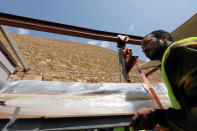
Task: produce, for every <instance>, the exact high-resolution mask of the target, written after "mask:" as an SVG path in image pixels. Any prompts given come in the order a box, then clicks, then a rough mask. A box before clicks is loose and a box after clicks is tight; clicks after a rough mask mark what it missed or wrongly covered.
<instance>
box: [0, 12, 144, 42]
mask: <svg viewBox="0 0 197 131" xmlns="http://www.w3.org/2000/svg"><path fill="white" fill-rule="evenodd" d="M0 24H1V25H7V26H14V27H19V28H26V29H32V30H38V31H44V32H50V33H56V34H62V35H70V36H77V37H83V38H88V39H95V40H104V41H111V42H118V41H119V39H118V37H117V35H119V34H120V33H112V32H106V31H99V30H93V29H88V28H82V27H77V26H71V25H66V24H60V23H55V22H49V21H44V20H38V19H33V18H27V17H22V16H17V15H11V14H6V13H1V12H0ZM122 35H127V36H129V41H128V42H127V43H128V44H134V45H141V40H142V37H140V36H133V35H128V34H122Z"/></svg>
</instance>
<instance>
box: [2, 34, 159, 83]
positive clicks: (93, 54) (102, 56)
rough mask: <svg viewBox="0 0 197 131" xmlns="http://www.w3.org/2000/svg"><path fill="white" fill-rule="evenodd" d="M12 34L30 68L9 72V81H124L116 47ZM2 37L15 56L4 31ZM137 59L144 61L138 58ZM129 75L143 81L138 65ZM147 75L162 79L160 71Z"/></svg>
mask: <svg viewBox="0 0 197 131" xmlns="http://www.w3.org/2000/svg"><path fill="white" fill-rule="evenodd" d="M13 37H14V39H15V41H16V43H17V46H18V48H19V49H20V51H21V53H22V55H23V57H24V59H25V61H26V62H27V65H28V66H29V67H30V70H29V71H28V72H25V73H24V72H21V70H20V69H19V71H18V72H16V73H15V74H11V75H10V77H9V79H8V80H10V81H15V80H21V79H23V80H44V81H64V82H66V81H77V82H88V83H96V82H125V81H124V79H123V77H122V75H121V68H120V64H119V60H118V53H117V52H115V51H112V50H109V49H106V48H102V47H99V46H96V45H89V44H85V43H76V42H70V41H63V40H55V39H48V38H40V37H33V36H24V35H17V34H14V35H13ZM0 40H1V41H2V42H3V43H4V44H5V45H6V46H7V48H8V50H9V51H10V52H11V53H12V54H13V56H14V58H16V56H15V55H14V53H13V51H12V50H11V48H10V46H9V45H8V44H7V42H6V41H5V39H4V37H3V36H2V34H0ZM17 61H18V60H17ZM18 63H19V62H18ZM138 63H139V64H140V63H143V61H141V60H138ZM19 66H21V65H20V64H19ZM149 70H150V69H146V70H144V72H145V73H146V72H148V71H149ZM79 72H80V73H79ZM130 76H131V80H132V82H133V83H141V82H143V80H142V78H141V77H140V76H139V74H138V71H137V70H136V68H133V69H132V70H131V72H130ZM148 79H149V80H150V82H151V83H159V82H162V78H161V72H160V71H157V72H155V73H153V74H152V75H151V76H149V78H148Z"/></svg>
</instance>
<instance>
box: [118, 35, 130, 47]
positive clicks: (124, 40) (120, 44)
mask: <svg viewBox="0 0 197 131" xmlns="http://www.w3.org/2000/svg"><path fill="white" fill-rule="evenodd" d="M117 37H118V42H117V47H118V48H122V47H123V48H124V47H125V44H126V43H127V41H128V40H129V37H128V36H124V35H118V36H117Z"/></svg>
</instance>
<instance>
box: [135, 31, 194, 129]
mask: <svg viewBox="0 0 197 131" xmlns="http://www.w3.org/2000/svg"><path fill="white" fill-rule="evenodd" d="M142 51H143V52H144V53H145V55H146V56H147V57H148V58H149V59H151V60H161V61H162V65H161V71H162V76H163V79H164V81H165V84H166V86H167V88H168V94H169V97H170V101H171V103H172V107H173V108H168V109H153V108H142V109H139V110H138V111H137V112H136V114H135V115H134V117H132V119H131V126H132V127H133V128H134V129H135V130H139V129H153V128H154V126H155V125H156V124H159V125H161V126H164V127H167V128H169V129H170V130H173V131H188V130H189V131H196V130H197V37H192V38H187V39H184V40H180V41H177V42H174V40H173V38H172V36H171V34H169V33H168V32H166V31H163V30H156V31H153V32H151V33H150V34H148V35H146V36H145V37H144V39H143V41H142Z"/></svg>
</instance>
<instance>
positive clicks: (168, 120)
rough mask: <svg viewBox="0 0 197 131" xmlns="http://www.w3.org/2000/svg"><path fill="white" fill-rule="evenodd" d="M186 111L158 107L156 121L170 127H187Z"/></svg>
mask: <svg viewBox="0 0 197 131" xmlns="http://www.w3.org/2000/svg"><path fill="white" fill-rule="evenodd" d="M186 117H187V116H186V112H185V111H184V110H183V109H174V108H168V109H156V110H155V118H156V122H157V123H158V124H159V125H161V126H164V127H167V128H170V129H177V130H179V129H180V130H182V129H184V128H185V119H186Z"/></svg>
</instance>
